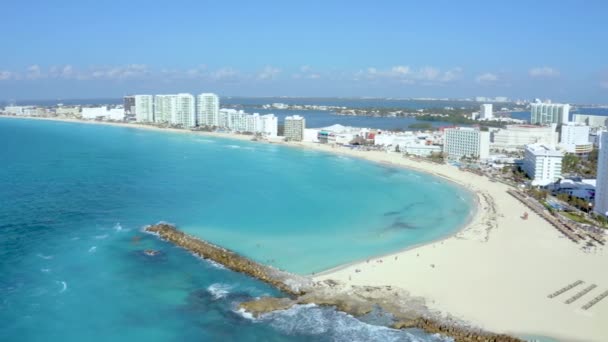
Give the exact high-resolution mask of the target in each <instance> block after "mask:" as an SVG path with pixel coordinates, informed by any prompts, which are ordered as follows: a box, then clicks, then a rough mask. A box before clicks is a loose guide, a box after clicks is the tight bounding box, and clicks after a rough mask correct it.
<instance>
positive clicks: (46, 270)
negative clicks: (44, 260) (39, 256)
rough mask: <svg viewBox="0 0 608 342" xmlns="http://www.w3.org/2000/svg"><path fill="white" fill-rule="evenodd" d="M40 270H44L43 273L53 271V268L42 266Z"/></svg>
mask: <svg viewBox="0 0 608 342" xmlns="http://www.w3.org/2000/svg"><path fill="white" fill-rule="evenodd" d="M40 272H42V273H51V269H50V268H41V269H40Z"/></svg>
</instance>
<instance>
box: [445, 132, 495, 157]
mask: <svg viewBox="0 0 608 342" xmlns="http://www.w3.org/2000/svg"><path fill="white" fill-rule="evenodd" d="M443 132H444V137H443V152H445V153H446V155H447V156H448V158H449V159H453V160H457V159H460V158H462V157H468V158H477V159H480V160H485V159H487V158H488V157H489V156H490V132H483V131H480V130H479V129H477V128H473V127H456V128H446V129H445V130H444V131H443Z"/></svg>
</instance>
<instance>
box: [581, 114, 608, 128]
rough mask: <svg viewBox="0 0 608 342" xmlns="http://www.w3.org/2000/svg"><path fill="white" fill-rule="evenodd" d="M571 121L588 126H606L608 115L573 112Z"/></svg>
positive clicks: (607, 125) (607, 124)
mask: <svg viewBox="0 0 608 342" xmlns="http://www.w3.org/2000/svg"><path fill="white" fill-rule="evenodd" d="M572 121H573V122H576V123H580V124H585V125H587V126H590V127H596V128H597V127H608V116H602V115H587V114H574V116H573V117H572Z"/></svg>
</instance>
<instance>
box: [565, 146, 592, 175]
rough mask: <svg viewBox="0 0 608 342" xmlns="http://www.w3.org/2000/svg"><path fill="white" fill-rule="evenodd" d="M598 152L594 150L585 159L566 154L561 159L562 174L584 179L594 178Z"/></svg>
mask: <svg viewBox="0 0 608 342" xmlns="http://www.w3.org/2000/svg"><path fill="white" fill-rule="evenodd" d="M597 156H598V150H597V149H594V150H593V151H591V153H589V155H588V156H586V157H579V156H578V155H576V154H573V153H567V154H566V155H565V156H564V159H562V172H563V173H566V174H568V173H570V174H576V175H580V176H581V177H584V178H595V177H596V173H597Z"/></svg>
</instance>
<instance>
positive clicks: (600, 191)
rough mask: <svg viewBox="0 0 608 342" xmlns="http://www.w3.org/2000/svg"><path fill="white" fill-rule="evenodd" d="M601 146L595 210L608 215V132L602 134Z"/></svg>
mask: <svg viewBox="0 0 608 342" xmlns="http://www.w3.org/2000/svg"><path fill="white" fill-rule="evenodd" d="M601 146H602V147H601V148H600V151H599V155H598V162H597V177H596V179H597V180H596V184H595V205H594V210H595V212H596V213H598V214H601V215H605V216H608V134H602V143H601Z"/></svg>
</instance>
